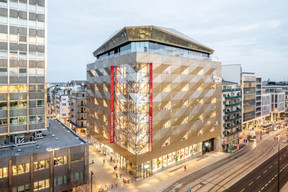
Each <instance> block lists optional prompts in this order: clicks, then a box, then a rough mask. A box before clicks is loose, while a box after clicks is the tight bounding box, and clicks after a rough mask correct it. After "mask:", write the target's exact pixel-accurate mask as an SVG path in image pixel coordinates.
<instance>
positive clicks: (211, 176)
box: [179, 141, 275, 191]
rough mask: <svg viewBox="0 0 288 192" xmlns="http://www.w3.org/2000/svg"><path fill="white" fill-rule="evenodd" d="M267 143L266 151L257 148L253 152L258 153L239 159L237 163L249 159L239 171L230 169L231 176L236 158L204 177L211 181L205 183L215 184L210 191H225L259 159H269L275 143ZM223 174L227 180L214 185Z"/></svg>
mask: <svg viewBox="0 0 288 192" xmlns="http://www.w3.org/2000/svg"><path fill="white" fill-rule="evenodd" d="M265 143H266V144H267V145H268V146H267V145H266V146H267V147H265V148H264V149H262V150H257V148H255V149H253V152H254V151H255V150H256V153H249V154H247V155H245V156H241V157H239V158H238V159H237V161H242V160H244V159H248V162H247V161H246V162H245V164H244V165H243V166H241V167H240V168H237V170H234V169H232V170H231V169H230V172H232V173H231V174H229V175H227V170H229V167H231V165H232V166H234V164H235V160H236V158H235V159H234V160H233V161H231V162H229V163H227V164H226V165H224V166H222V167H219V168H218V169H216V170H215V171H213V172H211V173H209V174H207V175H205V176H204V177H207V178H209V181H206V180H205V179H203V181H204V180H205V183H206V182H207V183H212V184H213V187H211V188H210V189H209V190H208V191H212V190H213V191H219V190H221V189H222V191H223V188H224V189H225V188H226V187H225V185H226V184H227V183H229V182H231V181H232V180H233V179H235V178H236V177H239V174H242V173H243V172H245V171H247V170H249V169H250V168H251V167H253V166H255V164H257V161H258V159H262V158H265V157H266V158H268V157H269V156H270V155H269V154H270V153H271V152H272V151H273V147H271V144H273V143H275V141H266V142H265ZM263 144H264V143H263ZM263 151H264V153H263ZM222 174H223V175H224V174H225V178H224V179H222V180H220V181H219V182H217V183H213V181H214V179H216V178H217V177H218V175H222ZM226 175H227V176H226ZM227 178H229V180H227ZM199 179H201V178H199ZM225 180H226V181H225ZM211 181H212V182H211ZM223 181H225V182H224V183H223V184H222V182H223ZM189 183H190V182H189V181H187V182H185V183H183V186H186V185H188V184H189ZM200 183H202V182H199V183H196V184H194V185H193V186H192V187H191V188H195V187H197V186H198V185H199V184H200ZM204 187H205V185H202V187H200V188H197V190H201V189H202V188H204ZM216 188H218V189H216ZM206 190H207V189H206ZM179 191H180V190H179Z"/></svg>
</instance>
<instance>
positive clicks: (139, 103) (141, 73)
mask: <svg viewBox="0 0 288 192" xmlns="http://www.w3.org/2000/svg"><path fill="white" fill-rule="evenodd" d="M115 121H116V122H115V138H116V143H117V144H118V145H120V146H121V147H123V148H125V149H128V151H130V152H131V153H133V154H141V153H145V152H148V127H149V64H147V63H145V64H136V65H134V66H131V65H128V64H127V65H126V64H124V65H120V66H119V67H118V66H117V67H116V71H115ZM127 128H128V129H127Z"/></svg>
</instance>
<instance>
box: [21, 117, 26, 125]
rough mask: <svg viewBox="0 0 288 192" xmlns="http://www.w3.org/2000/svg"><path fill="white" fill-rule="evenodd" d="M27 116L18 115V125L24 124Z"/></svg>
mask: <svg viewBox="0 0 288 192" xmlns="http://www.w3.org/2000/svg"><path fill="white" fill-rule="evenodd" d="M26 121H27V117H19V125H26Z"/></svg>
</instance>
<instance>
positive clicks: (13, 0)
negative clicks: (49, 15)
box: [0, 0, 45, 14]
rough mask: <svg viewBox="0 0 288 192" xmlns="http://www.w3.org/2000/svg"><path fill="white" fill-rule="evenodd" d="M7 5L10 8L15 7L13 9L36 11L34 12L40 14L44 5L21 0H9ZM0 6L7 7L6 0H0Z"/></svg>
mask: <svg viewBox="0 0 288 192" xmlns="http://www.w3.org/2000/svg"><path fill="white" fill-rule="evenodd" d="M9 6H10V9H15V10H22V11H27V10H29V11H30V12H36V13H42V14H44V13H45V7H44V6H40V5H31V4H27V3H22V2H18V0H10V4H9ZM0 7H8V3H7V0H6V1H0Z"/></svg>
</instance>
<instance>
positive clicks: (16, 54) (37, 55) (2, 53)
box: [0, 50, 45, 60]
mask: <svg viewBox="0 0 288 192" xmlns="http://www.w3.org/2000/svg"><path fill="white" fill-rule="evenodd" d="M7 58H8V51H7V50H0V59H7ZM9 58H10V59H12V60H27V52H25V51H16V50H15V51H10V56H9ZM44 59H45V53H42V52H29V60H44Z"/></svg>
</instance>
